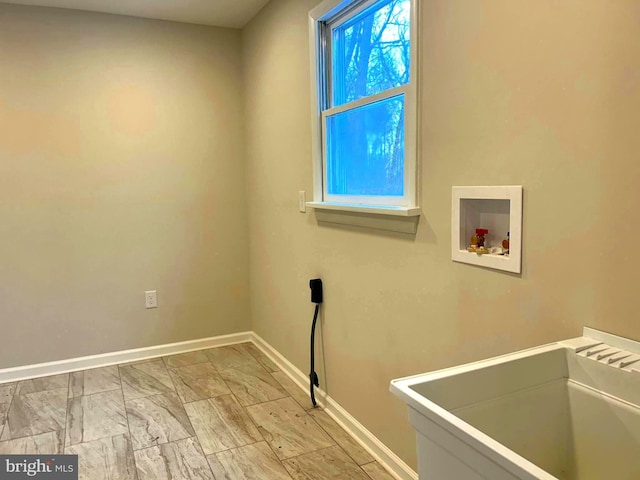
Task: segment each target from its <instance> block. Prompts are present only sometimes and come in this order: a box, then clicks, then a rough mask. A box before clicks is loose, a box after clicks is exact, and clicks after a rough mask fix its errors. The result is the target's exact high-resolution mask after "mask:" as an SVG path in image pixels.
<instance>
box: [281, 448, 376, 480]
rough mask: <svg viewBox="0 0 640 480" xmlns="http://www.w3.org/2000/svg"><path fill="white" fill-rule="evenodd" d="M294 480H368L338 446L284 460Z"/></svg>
mask: <svg viewBox="0 0 640 480" xmlns="http://www.w3.org/2000/svg"><path fill="white" fill-rule="evenodd" d="M282 463H284V466H285V468H286V469H287V470H288V471H289V473H290V474H291V476H292V477H293V479H294V480H329V479H334V478H340V479H341V480H370V479H369V478H368V476H367V475H366V474H365V473H364V471H362V469H361V468H360V467H359V466H358V465H356V464H355V462H354V461H353V460H351V458H349V456H348V455H347V454H346V453H344V452H343V451H342V449H341V448H340V447H338V446H335V447H330V448H325V449H323V450H318V451H317V452H311V453H307V454H305V455H301V456H299V457H295V458H291V459H289V460H284V461H283V462H282Z"/></svg>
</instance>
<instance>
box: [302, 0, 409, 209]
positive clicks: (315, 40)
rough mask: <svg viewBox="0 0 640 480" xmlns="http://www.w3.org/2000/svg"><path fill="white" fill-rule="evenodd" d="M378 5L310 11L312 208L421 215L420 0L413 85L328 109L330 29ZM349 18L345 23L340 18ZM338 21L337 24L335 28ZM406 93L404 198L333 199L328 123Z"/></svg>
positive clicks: (331, 1)
mask: <svg viewBox="0 0 640 480" xmlns="http://www.w3.org/2000/svg"><path fill="white" fill-rule="evenodd" d="M377 1H378V0H364V1H362V0H325V1H324V2H322V3H321V4H320V5H318V6H317V7H315V8H314V9H313V10H311V11H310V12H309V47H310V61H311V64H310V65H311V102H312V105H311V109H312V110H311V122H312V142H313V145H312V148H313V151H312V155H313V180H314V185H313V202H308V203H307V205H308V206H309V207H312V208H321V209H331V210H345V211H356V212H360V211H361V212H370V213H379V214H387V215H402V216H415V215H419V214H420V208H419V188H418V179H419V163H418V138H417V131H418V92H419V88H418V65H417V63H418V62H417V59H418V45H419V41H418V32H419V25H418V18H419V17H418V0H410V1H411V27H410V40H411V50H410V70H409V82H408V83H407V84H405V85H402V86H399V87H396V88H393V89H389V90H387V91H385V92H382V93H378V94H376V95H371V96H368V97H365V98H361V99H358V100H355V101H352V102H349V103H347V104H343V105H340V106H337V107H331V108H326V106H328V104H329V101H328V99H327V98H326V96H327V95H330V94H331V92H329V91H327V90H328V88H327V86H326V85H327V81H328V79H327V77H328V70H327V69H330V67H331V59H330V58H327V57H328V54H329V53H330V52H328V48H325V47H326V45H325V44H324V42H325V40H326V38H327V37H328V36H330V35H331V33H330V32H325V31H324V30H325V29H326V28H331V29H333V28H335V27H339V26H340V25H341V24H342V23H343V22H344V21H345V20H347V19H349V18H352V17H353V16H354V15H357V14H358V13H360V12H361V11H363V10H365V9H367V8H369V7H370V6H371V5H373V4H374V3H376V2H377ZM341 16H344V17H343V18H340V17H341ZM332 22H333V23H332ZM402 94H404V116H405V120H404V121H405V125H404V139H405V145H404V155H405V157H404V196H403V197H391V196H375V197H374V196H371V197H368V196H366V197H361V196H356V195H330V194H328V193H327V191H326V181H325V172H326V168H325V165H326V149H325V139H326V119H327V117H328V116H332V115H335V114H338V113H341V112H344V111H348V110H353V109H355V108H358V107H362V106H365V105H371V104H373V103H375V102H377V101H380V100H384V99H387V98H392V97H395V96H398V95H402Z"/></svg>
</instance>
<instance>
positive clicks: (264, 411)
mask: <svg viewBox="0 0 640 480" xmlns="http://www.w3.org/2000/svg"><path fill="white" fill-rule="evenodd" d="M247 411H248V412H249V415H251V417H252V418H253V420H254V421H255V422H256V425H258V427H259V429H260V433H262V435H263V436H264V438H265V440H266V441H267V442H269V444H270V445H271V447H272V448H273V451H274V452H275V453H276V455H277V456H278V458H279V459H281V460H282V459H285V458H290V457H294V456H297V455H301V454H304V453H308V452H312V451H314V450H319V449H321V448H326V447H330V446H332V445H335V442H334V441H333V440H332V439H331V437H329V436H328V435H327V434H326V433H325V432H324V430H322V429H321V428H320V427H319V426H318V425H317V424H316V423H315V422H314V421H313V419H312V418H311V417H310V416H309V415H308V414H307V412H305V411H304V410H303V409H302V407H300V405H298V404H297V403H296V402H295V401H294V400H293V399H292V398H291V397H287V398H283V399H280V400H274V401H272V402H266V403H259V404H258V405H252V406H250V407H247Z"/></svg>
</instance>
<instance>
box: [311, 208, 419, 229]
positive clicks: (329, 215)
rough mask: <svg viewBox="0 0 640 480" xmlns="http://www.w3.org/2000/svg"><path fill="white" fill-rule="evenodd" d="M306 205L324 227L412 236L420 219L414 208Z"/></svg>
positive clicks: (416, 209) (417, 209)
mask: <svg viewBox="0 0 640 480" xmlns="http://www.w3.org/2000/svg"><path fill="white" fill-rule="evenodd" d="M306 205H307V207H309V208H313V209H315V216H316V220H317V221H318V224H320V225H327V226H344V225H346V226H348V227H358V228H366V229H374V230H384V231H387V232H397V233H405V234H407V233H408V234H411V235H415V234H416V232H417V230H418V221H419V219H420V208H418V207H382V206H375V207H370V206H365V205H354V204H349V203H328V202H307V204H306Z"/></svg>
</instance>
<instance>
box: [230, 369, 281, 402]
mask: <svg viewBox="0 0 640 480" xmlns="http://www.w3.org/2000/svg"><path fill="white" fill-rule="evenodd" d="M220 375H222V378H223V379H224V381H225V382H226V383H227V385H229V388H230V389H231V391H232V392H233V394H234V395H235V396H236V398H237V399H238V401H239V402H240V404H241V405H243V406H245V407H246V406H247V405H253V404H255V403H262V402H267V401H269V400H277V399H278V398H284V397H287V396H288V394H287V392H286V391H285V390H284V388H282V386H281V385H280V384H279V383H278V382H277V381H276V379H275V378H273V377H272V376H271V374H270V373H269V372H267V371H266V370H265V369H264V367H262V366H261V365H242V366H239V367H236V368H224V369H223V368H221V369H220Z"/></svg>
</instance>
